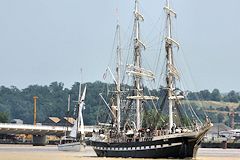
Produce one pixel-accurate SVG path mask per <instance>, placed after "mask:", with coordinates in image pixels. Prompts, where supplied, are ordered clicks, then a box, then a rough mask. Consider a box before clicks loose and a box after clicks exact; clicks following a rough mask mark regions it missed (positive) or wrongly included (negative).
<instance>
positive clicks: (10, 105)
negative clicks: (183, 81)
mask: <svg viewBox="0 0 240 160" xmlns="http://www.w3.org/2000/svg"><path fill="white" fill-rule="evenodd" d="M85 84H87V86H88V91H87V95H86V109H85V110H84V111H83V112H84V115H85V116H84V121H85V122H86V125H94V124H96V122H97V119H98V118H99V117H98V115H97V114H98V113H99V112H103V113H105V112H106V107H105V106H104V104H103V102H102V100H101V99H100V97H99V93H102V95H103V96H107V95H108V93H109V92H111V90H112V88H113V86H114V84H107V83H104V82H100V81H96V82H94V83H90V82H88V83H85ZM78 86H79V83H78V82H75V83H74V84H73V85H72V87H71V88H70V89H68V88H65V87H64V84H63V83H61V82H52V83H51V84H50V85H44V86H41V85H29V86H28V87H27V88H24V89H18V88H17V87H15V86H11V87H9V88H8V87H5V86H0V122H3V123H6V122H10V120H11V119H22V120H23V122H24V123H26V124H32V122H33V96H37V97H38V99H37V121H38V122H39V123H42V122H44V121H46V119H48V117H60V118H61V117H64V116H65V113H66V110H67V107H66V106H67V98H68V95H69V94H70V95H71V97H72V102H71V112H70V114H71V115H74V106H75V105H76V103H75V102H74V100H77V97H78ZM123 87H129V86H126V85H125V86H123ZM144 90H146V91H147V90H148V89H147V88H144ZM150 92H151V94H152V95H156V96H158V97H160V101H161V98H162V97H164V94H165V92H164V90H163V89H161V88H160V89H159V90H150ZM184 94H186V95H187V97H188V99H189V100H190V104H191V105H192V106H193V108H194V110H216V113H208V115H209V117H210V119H211V120H212V122H213V123H219V122H224V123H225V124H228V123H229V121H230V120H229V118H228V117H227V116H224V115H221V114H220V113H217V111H227V112H231V111H236V112H239V111H240V105H239V101H240V94H239V92H236V91H230V92H229V93H224V94H223V93H221V92H220V91H219V90H218V89H214V90H212V91H209V90H201V91H199V92H191V91H187V92H186V93H184ZM199 106H200V107H199ZM226 117H227V118H226ZM101 118H104V117H101ZM98 120H99V119H98ZM235 120H236V121H240V117H239V114H236V115H235Z"/></svg>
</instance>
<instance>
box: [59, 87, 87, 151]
mask: <svg viewBox="0 0 240 160" xmlns="http://www.w3.org/2000/svg"><path fill="white" fill-rule="evenodd" d="M80 93H81V87H80V88H79V99H78V107H79V108H78V118H77V119H76V120H75V122H74V125H73V127H72V130H71V132H70V134H69V136H66V135H65V136H63V137H62V138H61V140H60V143H59V144H58V150H59V151H73V152H79V151H80V150H81V148H84V147H85V143H84V138H85V135H84V124H83V116H82V110H83V107H84V99H85V95H86V86H85V88H84V91H83V94H82V96H80ZM69 101H70V100H69ZM69 104H70V103H69ZM78 128H80V132H81V136H80V139H77V135H78V131H79V130H78Z"/></svg>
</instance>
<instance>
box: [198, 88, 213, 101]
mask: <svg viewBox="0 0 240 160" xmlns="http://www.w3.org/2000/svg"><path fill="white" fill-rule="evenodd" d="M200 98H201V100H207V101H208V100H211V93H210V92H209V90H207V89H205V90H202V91H200Z"/></svg>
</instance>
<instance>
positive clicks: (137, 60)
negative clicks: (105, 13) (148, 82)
mask: <svg viewBox="0 0 240 160" xmlns="http://www.w3.org/2000/svg"><path fill="white" fill-rule="evenodd" d="M138 3H139V2H138V0H135V11H134V15H135V18H134V37H135V39H134V68H141V49H142V47H144V45H143V44H142V42H141V40H140V21H143V20H144V18H143V16H142V15H141V14H140V13H139V8H138V5H139V4H138ZM134 88H135V90H136V92H135V96H137V97H140V96H141V93H142V88H141V76H137V75H135V76H134ZM140 104H141V100H140V98H136V116H137V117H136V122H137V124H136V127H137V130H139V129H140V128H141V107H140Z"/></svg>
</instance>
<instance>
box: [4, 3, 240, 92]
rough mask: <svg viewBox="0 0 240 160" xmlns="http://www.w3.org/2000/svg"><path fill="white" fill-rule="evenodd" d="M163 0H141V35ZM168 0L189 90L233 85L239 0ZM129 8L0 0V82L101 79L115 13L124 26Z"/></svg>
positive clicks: (239, 55) (151, 27)
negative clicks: (189, 80) (173, 11)
mask: <svg viewBox="0 0 240 160" xmlns="http://www.w3.org/2000/svg"><path fill="white" fill-rule="evenodd" d="M164 3H165V1H163V0H140V4H141V5H140V6H141V7H140V9H141V12H142V14H143V15H144V17H145V21H144V23H143V25H142V28H143V29H142V31H144V32H145V33H146V34H144V33H143V35H144V36H143V42H145V41H146V42H150V40H151V38H148V37H151V36H152V35H153V34H154V33H156V35H157V33H158V32H157V31H159V30H161V27H162V25H159V26H158V25H156V26H155V24H158V20H160V21H163V20H164V14H163V13H164V12H163V9H162V8H163V4H164ZM171 4H172V7H173V8H174V10H175V11H176V12H177V13H178V15H177V20H176V22H175V23H174V31H175V34H174V35H175V37H176V39H177V40H178V42H180V44H181V50H182V51H183V53H180V55H178V56H180V57H184V59H185V60H186V62H187V66H188V69H189V70H190V71H189V72H190V75H191V79H193V81H194V85H195V86H194V87H192V86H190V88H189V89H190V90H202V89H209V90H212V89H214V88H218V89H220V91H222V92H228V91H230V90H236V91H240V85H239V82H240V71H239V67H238V64H239V59H240V52H239V51H240V45H239V39H240V18H239V16H240V10H239V6H240V1H239V0H228V1H226V0H211V1H209V0H201V1H199V0H191V1H190V0H181V1H179V0H171ZM133 9H134V0H101V1H100V0H34V1H33V0H21V1H19V0H0V86H1V85H4V86H7V87H9V86H16V87H18V88H20V89H23V88H26V87H27V86H29V85H33V84H39V85H49V84H50V83H51V82H54V81H58V82H63V83H64V84H65V87H67V88H70V87H71V86H72V85H73V83H74V82H78V81H80V79H81V80H82V81H84V82H94V81H96V80H101V81H102V80H103V79H102V75H103V73H104V71H105V69H106V66H107V65H108V64H109V59H110V57H111V54H112V46H113V38H114V33H115V28H116V22H117V19H119V23H120V24H121V26H123V31H125V33H128V32H129V30H131V29H129V28H131V24H132V21H133ZM159 24H161V23H159ZM158 27H159V28H160V29H158ZM147 32H148V33H147ZM148 35H150V36H148ZM152 37H154V36H152ZM144 38H145V39H144ZM159 38H161V37H159ZM147 44H148V43H147ZM181 54H183V55H181ZM149 57H151V56H149ZM149 63H150V64H151V58H150V62H149ZM81 68H82V74H81V73H80V72H81V71H80V70H81ZM186 83H188V82H186Z"/></svg>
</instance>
